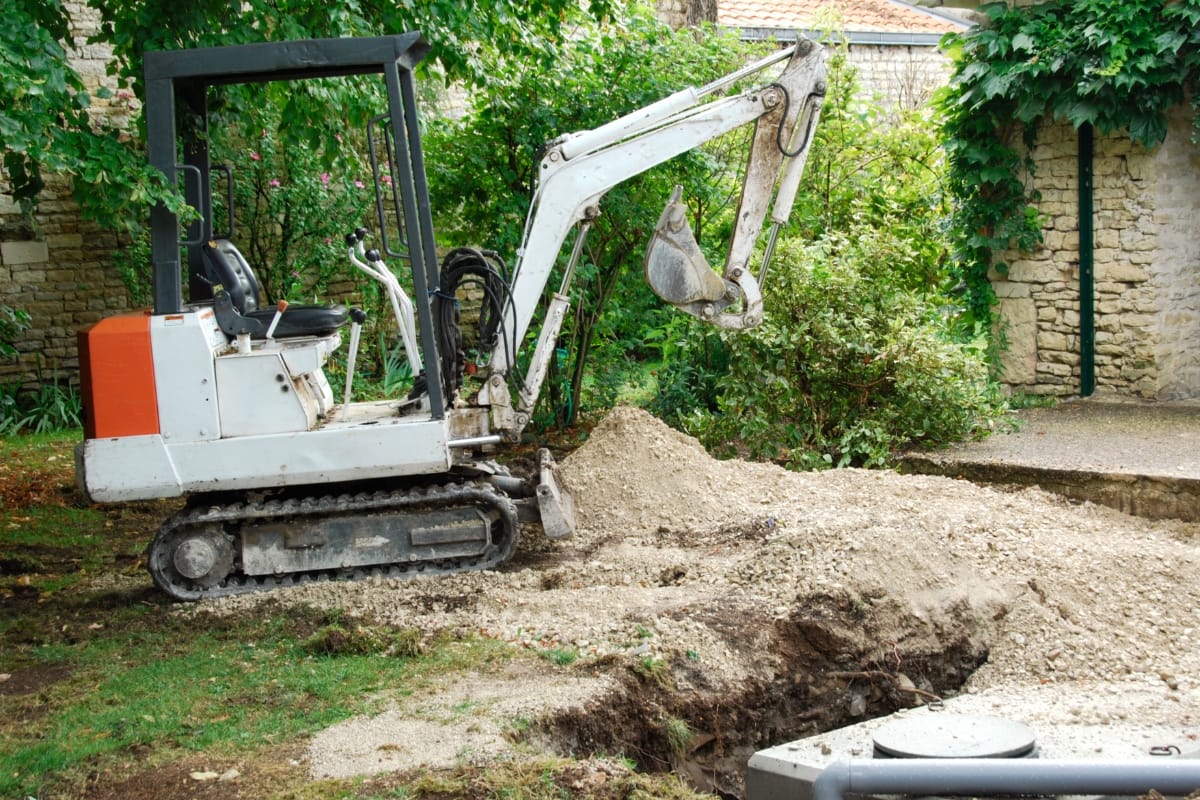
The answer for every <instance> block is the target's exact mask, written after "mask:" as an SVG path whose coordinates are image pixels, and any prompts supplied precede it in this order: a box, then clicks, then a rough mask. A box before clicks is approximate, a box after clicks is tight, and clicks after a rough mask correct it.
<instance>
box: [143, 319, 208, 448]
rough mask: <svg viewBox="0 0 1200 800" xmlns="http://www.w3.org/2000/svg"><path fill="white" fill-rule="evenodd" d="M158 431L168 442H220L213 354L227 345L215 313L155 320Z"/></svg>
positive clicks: (152, 338)
mask: <svg viewBox="0 0 1200 800" xmlns="http://www.w3.org/2000/svg"><path fill="white" fill-rule="evenodd" d="M150 341H151V348H152V350H153V353H154V387H155V390H156V391H157V393H158V421H159V431H160V432H161V433H162V436H163V438H164V439H166V440H167V441H184V442H192V441H197V440H211V439H219V438H220V437H221V422H220V419H219V417H218V411H217V376H216V372H215V370H214V368H213V353H214V352H217V351H218V350H220V349H222V348H224V347H225V346H226V341H227V340H226V338H225V335H224V334H223V333H221V329H220V328H218V327H217V319H216V317H215V316H214V315H213V312H212V309H203V310H201V311H193V312H188V313H184V314H167V315H165V316H157V317H151V318H150Z"/></svg>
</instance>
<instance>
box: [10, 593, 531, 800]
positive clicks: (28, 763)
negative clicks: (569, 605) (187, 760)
mask: <svg viewBox="0 0 1200 800" xmlns="http://www.w3.org/2000/svg"><path fill="white" fill-rule="evenodd" d="M109 613H110V616H111V618H112V620H113V621H112V623H111V624H110V625H106V626H105V627H104V628H102V629H101V630H100V631H98V632H94V631H93V632H92V633H91V635H87V636H85V637H84V638H83V639H82V640H81V641H78V642H74V643H71V642H62V641H59V642H53V643H48V644H44V645H40V646H36V647H32V648H29V649H28V652H27V653H26V655H27V659H28V660H27V663H31V664H37V665H40V666H43V667H46V666H53V665H57V666H61V667H64V668H66V669H69V670H70V677H69V678H68V679H66V680H64V681H60V682H58V683H56V684H53V685H52V686H50V687H48V688H47V689H46V690H45V691H43V692H42V693H40V694H39V695H37V696H36V697H34V696H24V697H20V696H18V697H11V696H0V719H5V720H8V721H9V722H8V723H5V724H3V725H2V726H0V797H18V796H19V797H25V796H36V795H38V794H39V793H42V792H44V791H45V789H46V786H47V784H48V782H50V781H52V780H62V779H64V778H65V779H67V780H69V779H70V776H72V775H78V774H80V773H82V772H84V771H85V770H90V769H96V768H98V767H99V766H103V765H104V764H108V763H111V762H114V761H117V760H119V759H120V758H122V757H128V754H129V753H130V752H137V753H139V754H140V755H139V760H141V761H146V760H147V759H148V758H150V757H152V755H151V756H148V755H147V753H148V754H157V755H159V756H169V755H170V754H172V753H177V752H179V751H185V752H189V751H190V752H198V751H205V752H210V753H211V752H229V751H240V750H246V749H253V748H258V747H263V746H268V745H272V744H278V743H281V742H286V741H288V740H292V739H295V738H296V737H298V736H302V735H304V734H307V733H312V732H315V731H318V730H320V729H322V728H325V727H327V726H329V725H331V724H333V723H335V722H338V721H340V720H343V719H346V718H348V717H350V716H353V715H356V714H361V713H369V712H371V711H374V710H378V708H379V707H380V706H381V705H382V704H383V703H385V702H386V701H387V699H388V698H391V697H396V696H400V695H403V694H407V693H409V692H411V691H412V690H413V688H414V687H416V686H420V685H423V684H425V683H426V682H427V681H428V680H430V679H431V678H432V677H433V676H436V675H440V674H443V673H444V672H446V671H447V670H460V669H468V668H472V667H475V666H480V665H484V664H487V663H491V662H493V661H495V660H498V659H502V658H506V657H511V655H510V654H511V648H503V649H501V647H500V646H496V645H495V644H494V643H489V642H483V641H480V642H475V641H444V642H439V643H437V644H436V645H435V646H434V647H432V648H431V649H430V651H429V652H428V653H427V654H424V655H418V656H409V657H398V656H394V655H385V654H379V653H375V654H367V655H359V654H337V655H312V654H310V652H309V650H308V649H307V648H306V647H305V644H304V642H305V640H306V638H307V637H308V636H310V635H311V632H312V629H313V628H314V627H316V626H317V625H318V624H319V623H321V622H322V621H323V620H322V619H321V618H320V617H319V615H317V614H316V612H312V613H311V614H300V615H297V614H296V612H295V610H294V609H293V610H291V611H289V612H286V613H281V614H279V615H270V616H266V617H261V616H259V617H256V618H254V619H252V620H249V621H233V622H230V621H224V620H216V619H210V618H207V617H202V618H199V619H196V620H183V619H180V618H179V617H178V616H177V615H176V614H174V613H173V612H172V611H171V610H170V608H168V607H158V608H142V609H139V608H137V607H131V608H126V609H115V610H111V611H110V612H109ZM88 630H90V629H88ZM6 649H8V648H6ZM7 660H8V659H7V658H0V671H6V670H8V669H12V668H13V667H12V665H8V664H5V663H4V662H5V661H7ZM34 705H36V706H38V707H40V709H41V711H39V712H36V713H35V712H34V710H33V707H34ZM21 719H25V720H26V721H25V722H24V723H21V724H16V722H17V721H18V720H21Z"/></svg>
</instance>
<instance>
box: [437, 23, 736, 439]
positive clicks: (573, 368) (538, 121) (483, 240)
mask: <svg viewBox="0 0 1200 800" xmlns="http://www.w3.org/2000/svg"><path fill="white" fill-rule="evenodd" d="M618 23H619V24H614V25H611V26H597V27H589V28H582V27H581V28H580V29H578V30H577V31H576V35H575V36H574V37H573V39H572V40H571V42H570V45H569V46H567V47H564V49H563V50H562V51H561V53H560V56H559V59H558V60H557V61H556V62H555V63H554V64H552V65H549V66H548V67H547V68H544V69H542V70H540V71H539V70H536V69H531V68H524V69H514V70H512V71H510V72H509V73H507V74H506V75H504V76H497V78H496V79H494V80H493V81H492V82H491V83H490V84H489V85H487V86H486V87H482V88H481V89H480V90H478V91H476V92H475V93H474V94H473V95H472V100H471V104H470V108H469V110H468V112H467V113H466V115H465V116H464V117H462V118H461V119H459V120H448V119H447V120H440V121H438V122H436V123H434V124H433V125H432V127H431V130H430V133H429V135H428V136H427V137H426V140H425V142H426V145H427V149H428V151H429V153H430V156H429V158H428V159H427V166H428V170H429V175H430V184H431V193H432V194H433V196H434V197H435V198H436V200H437V207H436V208H435V210H436V211H437V212H438V219H437V222H438V223H439V224H440V235H441V237H442V238H443V240H446V241H447V242H449V241H450V240H451V239H452V240H453V241H454V242H455V243H457V244H463V243H465V242H475V243H477V244H479V245H481V246H485V247H489V248H491V249H494V250H497V251H498V252H500V253H502V254H505V255H506V256H511V254H513V253H514V252H515V251H516V248H517V245H518V244H519V241H520V237H521V232H522V228H523V225H524V222H525V213H526V210H527V208H528V206H529V201H530V196H531V191H532V185H533V180H534V177H535V175H536V170H537V165H538V163H539V161H540V150H541V147H542V145H543V144H544V143H545V142H547V141H549V140H551V139H552V138H554V137H555V136H557V135H559V134H562V133H566V132H570V131H577V130H585V129H589V128H593V127H596V126H598V125H600V124H603V123H605V122H608V121H610V120H612V119H614V118H616V117H617V116H619V115H621V114H624V113H627V112H630V111H633V110H635V109H637V108H640V107H642V106H645V105H648V104H649V103H651V102H654V101H656V100H658V99H661V98H662V97H665V96H667V95H669V94H671V93H672V92H674V91H677V90H679V89H680V88H682V87H684V86H687V85H700V84H702V83H704V82H705V81H707V80H710V79H712V78H715V77H717V76H719V75H721V74H724V73H727V72H729V71H732V70H733V69H734V68H736V67H737V66H739V65H740V64H741V63H742V62H743V59H745V58H746V54H747V52H748V50H747V48H746V46H745V45H741V44H739V43H738V42H737V40H736V39H735V38H733V37H732V36H730V35H728V34H721V33H718V32H717V31H715V30H710V29H704V30H692V31H679V32H673V31H671V29H670V28H668V27H667V26H666V25H664V24H662V23H661V22H658V21H657V20H655V19H654V18H653V17H652V16H651V15H649V13H647V12H645V11H642V10H637V9H634V10H632V11H631V12H630V13H629V14H628V15H627V16H624V17H622V18H621V19H620V20H619V21H618ZM438 155H441V156H442V158H441V159H440V160H439V159H438V158H437V156H438ZM742 159H744V151H743V150H742V149H741V148H736V149H735V150H734V151H731V152H726V151H725V150H723V149H721V148H720V145H718V146H717V147H716V148H715V149H706V150H696V151H692V152H690V153H685V154H683V155H681V156H678V157H677V158H675V159H673V160H672V161H671V162H669V163H668V164H665V165H663V166H662V167H660V168H658V169H656V170H652V171H651V172H648V173H646V174H644V175H642V176H639V177H637V178H634V179H632V180H630V181H627V182H626V183H624V184H622V185H620V186H618V187H616V188H615V189H613V190H612V191H611V192H609V193H608V195H606V196H605V198H604V199H603V200H602V202H601V204H600V208H601V211H602V213H601V216H600V218H599V219H598V220H597V221H596V223H595V224H594V226H593V227H592V230H591V232H590V233H589V235H588V239H587V245H586V248H585V253H584V258H583V262H582V263H581V264H580V267H579V269H578V271H577V274H576V277H575V280H574V284H573V289H572V301H573V306H572V316H571V317H570V319H569V320H568V322H567V324H566V326H565V327H564V330H563V335H562V337H561V338H560V344H561V345H562V355H563V359H562V361H561V363H560V364H557V365H556V370H557V374H555V375H552V378H551V381H550V382H549V386H548V387H547V391H546V393H545V394H546V395H547V397H548V403H549V404H550V405H551V407H552V411H553V414H554V416H556V417H557V422H559V423H570V422H571V421H572V420H573V418H574V416H575V413H576V411H577V410H578V408H579V404H580V399H581V397H582V395H583V393H584V384H585V373H586V369H585V368H586V367H587V366H588V365H589V364H591V365H592V367H593V369H592V372H593V374H594V375H595V376H597V377H598V378H599V380H598V381H597V383H596V384H593V386H595V387H597V388H599V389H600V390H601V393H603V390H604V388H605V387H609V388H611V387H612V384H613V383H614V382H615V381H609V380H606V378H605V375H606V374H610V375H614V376H619V375H620V374H621V369H620V368H621V367H622V366H627V365H628V364H629V363H630V357H629V356H630V354H631V352H634V351H640V350H644V349H645V348H644V339H645V337H646V334H647V332H648V331H651V330H653V329H655V328H656V327H657V326H658V325H659V324H662V321H663V320H665V319H666V318H667V316H668V315H671V314H674V313H677V312H674V311H673V310H667V309H666V308H664V307H663V305H662V304H661V303H660V302H659V301H658V300H657V299H655V298H654V296H653V294H652V293H651V292H650V290H649V289H648V288H647V287H646V285H645V283H644V281H643V280H642V276H641V269H640V265H641V261H642V258H643V255H644V250H645V247H646V244H647V243H648V241H649V239H650V232H651V230H652V229H653V227H654V225H655V223H656V222H657V220H658V216H659V214H660V213H661V211H662V206H663V204H664V203H665V202H666V200H667V198H668V196H669V195H670V192H671V188H672V186H673V185H674V184H676V183H680V184H683V185H684V187H685V189H684V197H685V198H687V200H688V202H689V203H690V207H691V209H692V210H693V214H694V218H693V227H694V228H695V230H696V231H697V232H698V233H699V235H700V236H701V237H705V234H706V232H708V231H710V229H713V228H715V227H716V218H717V217H718V216H719V215H720V214H722V213H728V211H729V210H730V203H731V201H732V202H736V195H735V194H734V193H735V191H736V189H735V186H734V185H733V184H731V182H730V179H731V178H732V177H733V176H732V172H733V171H735V169H736V167H735V166H734V165H735V164H736V165H737V167H740V166H741V161H742ZM707 240H708V237H705V238H704V239H703V240H702V241H707ZM606 401H607V402H608V403H611V402H612V398H611V396H608V397H606V398H603V399H601V401H600V402H601V404H603V403H604V402H606Z"/></svg>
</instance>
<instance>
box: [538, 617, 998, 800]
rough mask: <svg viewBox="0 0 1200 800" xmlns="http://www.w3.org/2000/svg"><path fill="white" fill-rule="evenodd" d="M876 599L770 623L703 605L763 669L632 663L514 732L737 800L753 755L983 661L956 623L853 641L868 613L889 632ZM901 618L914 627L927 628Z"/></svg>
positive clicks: (933, 688)
mask: <svg viewBox="0 0 1200 800" xmlns="http://www.w3.org/2000/svg"><path fill="white" fill-rule="evenodd" d="M883 605H886V606H890V607H889V608H888V609H887V610H886V612H885V613H884V614H882V615H878V614H875V613H873V612H872V611H869V610H866V609H864V608H863V606H862V603H861V601H859V600H856V599H852V598H850V597H848V596H844V595H843V596H834V595H831V594H825V595H820V596H816V597H811V598H807V599H806V601H805V602H804V603H803V604H802V605H801V608H800V610H798V611H797V612H795V613H793V614H792V615H790V616H788V617H787V618H786V619H782V620H771V619H763V618H761V617H760V618H757V619H755V618H754V617H753V616H752V615H747V614H745V613H744V610H739V612H738V613H737V614H736V615H734V614H722V613H720V611H713V610H711V609H710V614H709V615H708V616H709V623H710V624H713V625H714V626H715V627H716V628H718V629H719V630H721V632H722V633H723V635H724V636H725V637H726V640H727V641H728V642H729V644H730V645H732V646H736V647H743V648H747V647H758V648H762V649H760V650H758V651H757V654H758V657H759V658H761V660H762V661H763V662H770V663H771V664H772V666H771V668H770V669H767V670H765V671H763V672H762V674H760V675H757V676H755V677H753V678H749V679H746V680H743V681H740V682H734V683H733V684H729V683H726V682H717V683H714V682H713V681H712V680H711V678H710V676H709V673H708V672H707V671H706V669H705V667H704V664H703V662H702V659H700V658H698V657H697V656H696V654H695V653H685V654H683V655H677V656H674V657H672V658H670V659H669V660H664V661H662V662H654V661H652V660H643V661H639V662H635V663H634V664H632V665H629V666H628V667H627V672H626V674H625V675H624V676H623V678H622V680H621V681H620V685H619V687H618V688H617V689H615V690H613V691H611V692H609V693H606V694H605V695H603V696H601V697H598V698H595V699H593V700H592V701H591V702H589V703H588V704H587V705H586V706H585V707H583V708H575V709H571V710H569V711H567V712H565V713H559V714H556V715H553V716H550V717H548V718H544V719H542V720H541V721H540V722H539V723H538V724H537V725H535V726H533V727H532V728H530V729H529V730H528V731H526V732H525V734H524V738H526V739H527V740H528V741H531V742H535V743H537V744H538V745H540V746H542V747H548V748H549V749H553V750H555V751H558V752H560V753H563V754H567V755H573V756H585V755H587V756H600V755H605V754H612V753H620V754H623V755H625V756H626V757H628V758H632V759H634V760H635V761H636V762H637V766H638V768H639V769H641V770H646V771H652V772H661V771H670V772H674V773H676V774H677V775H679V776H681V777H682V778H684V779H685V780H686V781H687V782H688V783H689V784H691V785H692V786H693V787H694V788H696V789H698V790H701V791H706V792H711V793H713V794H716V795H718V796H720V797H727V798H741V797H743V794H744V783H745V770H746V763H747V761H748V760H749V758H750V756H751V755H752V754H753V753H754V752H756V751H758V750H760V749H763V748H766V747H770V746H773V745H776V744H780V743H782V742H787V741H791V740H794V739H798V738H803V737H806V736H810V735H813V734H817V733H821V732H823V731H828V730H833V729H836V728H840V727H843V726H845V725H850V724H854V723H857V722H862V721H863V720H865V719H870V718H873V717H878V716H884V715H887V714H890V713H892V712H894V711H896V710H897V709H900V708H905V707H909V706H913V705H917V704H919V703H928V702H936V700H937V698H939V697H941V696H943V695H949V694H953V693H954V692H955V691H956V690H957V689H958V688H959V687H961V686H962V685H963V683H964V682H965V681H966V680H967V678H968V677H969V676H970V675H971V674H972V673H973V672H974V671H975V670H976V669H977V668H978V667H979V666H980V665H981V664H982V663H983V662H985V661H986V659H987V654H988V651H987V647H986V645H985V644H984V643H983V642H981V641H979V640H978V639H976V638H973V637H972V636H971V635H969V634H968V630H969V626H966V625H963V626H954V627H955V628H956V629H955V630H950V631H946V630H943V631H941V632H940V633H939V635H938V637H937V638H936V641H935V642H933V646H920V647H919V648H917V649H909V648H908V647H907V646H906V645H904V644H901V643H899V642H895V641H887V642H880V643H878V645H877V646H866V647H864V646H863V642H864V639H863V637H862V635H861V633H862V631H863V630H864V629H865V630H870V629H872V628H878V627H879V624H878V623H879V620H877V619H874V618H875V617H880V616H883V617H887V621H886V623H883V624H885V625H886V627H887V628H888V629H889V630H892V631H894V630H896V627H895V626H896V619H895V617H894V614H895V613H896V611H897V608H896V607H895V605H894V604H888V603H883ZM908 622H909V623H910V630H913V631H914V632H919V631H920V629H922V628H925V627H927V625H928V623H927V622H926V621H923V620H919V619H917V618H915V617H911V616H910V617H909V619H908ZM921 633H924V632H921ZM764 634H766V635H765V636H764ZM916 638H917V639H918V640H925V639H926V637H925V636H924V635H918V636H917V637H916ZM749 655H750V656H751V657H752V658H753V657H754V652H750V653H749Z"/></svg>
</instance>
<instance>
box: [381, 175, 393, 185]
mask: <svg viewBox="0 0 1200 800" xmlns="http://www.w3.org/2000/svg"><path fill="white" fill-rule="evenodd" d="M379 180H381V181H383V185H384V186H391V185H392V176H391V175H380V176H379Z"/></svg>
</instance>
